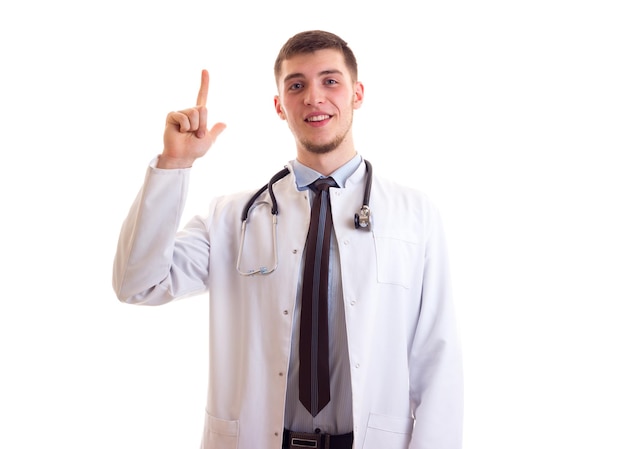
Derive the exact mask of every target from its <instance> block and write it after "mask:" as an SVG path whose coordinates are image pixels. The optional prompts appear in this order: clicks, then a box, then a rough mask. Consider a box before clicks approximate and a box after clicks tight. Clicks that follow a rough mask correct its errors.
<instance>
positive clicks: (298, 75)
mask: <svg viewBox="0 0 626 449" xmlns="http://www.w3.org/2000/svg"><path fill="white" fill-rule="evenodd" d="M335 74H339V75H343V72H342V71H341V70H338V69H328V70H322V71H321V72H319V73H318V74H317V76H326V75H335ZM294 78H305V76H304V73H290V74H289V75H287V76H285V77H284V78H283V83H286V82H287V81H289V80H292V79H294Z"/></svg>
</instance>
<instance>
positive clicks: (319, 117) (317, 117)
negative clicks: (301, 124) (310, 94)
mask: <svg viewBox="0 0 626 449" xmlns="http://www.w3.org/2000/svg"><path fill="white" fill-rule="evenodd" d="M328 119H330V115H325V114H322V115H314V116H312V117H308V118H306V119H305V120H304V121H305V122H309V123H310V122H323V121H324V120H328Z"/></svg>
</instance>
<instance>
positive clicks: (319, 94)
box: [304, 84, 324, 105]
mask: <svg viewBox="0 0 626 449" xmlns="http://www.w3.org/2000/svg"><path fill="white" fill-rule="evenodd" d="M304 102H305V104H307V105H314V104H321V103H323V102H324V93H323V91H322V88H321V87H320V86H317V85H314V84H313V85H309V86H307V88H306V95H305V96H304Z"/></svg>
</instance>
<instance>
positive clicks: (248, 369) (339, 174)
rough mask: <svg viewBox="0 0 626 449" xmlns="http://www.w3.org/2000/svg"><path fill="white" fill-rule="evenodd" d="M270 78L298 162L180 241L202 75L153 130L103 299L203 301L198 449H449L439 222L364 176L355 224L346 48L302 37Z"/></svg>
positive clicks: (451, 413) (457, 437) (323, 37)
mask: <svg viewBox="0 0 626 449" xmlns="http://www.w3.org/2000/svg"><path fill="white" fill-rule="evenodd" d="M275 76H276V84H277V88H278V94H277V95H276V96H275V98H274V106H275V109H276V113H277V114H278V116H279V117H280V118H281V119H283V120H285V121H286V122H287V125H288V126H289V129H290V130H291V132H292V134H293V136H294V138H295V144H296V159H295V160H294V161H291V162H290V163H289V164H288V166H287V170H286V171H284V172H283V173H281V176H276V177H275V178H276V179H275V182H272V183H271V187H270V189H268V190H271V192H270V191H264V192H261V193H259V196H258V198H257V199H256V200H255V201H252V202H251V203H249V201H250V198H251V196H252V195H253V194H254V192H249V193H246V194H235V195H229V196H225V197H221V198H217V199H215V200H214V201H213V202H212V203H211V207H210V210H209V212H208V214H207V216H203V217H195V218H194V219H192V220H191V221H190V222H189V223H188V224H187V225H186V226H185V227H184V229H182V230H180V231H179V230H178V229H179V221H180V217H181V211H182V209H183V205H184V200H185V195H186V191H187V184H188V179H189V173H190V167H191V166H192V164H193V162H194V161H195V160H196V159H197V158H199V157H202V156H203V155H204V154H205V153H206V152H207V150H208V149H209V148H210V147H211V145H212V144H213V143H214V142H215V140H216V138H217V137H218V136H219V134H220V133H221V132H222V131H223V130H224V129H225V125H224V124H222V123H217V124H215V125H213V126H212V127H211V128H210V129H208V128H207V109H206V99H207V93H208V85H209V78H208V73H207V72H206V71H203V72H202V78H201V85H200V91H199V94H198V100H197V105H196V106H195V107H193V108H189V109H185V110H182V111H178V112H172V113H170V114H169V115H168V116H167V122H166V128H165V132H164V148H163V151H162V153H161V154H160V155H159V156H158V158H156V159H155V161H153V162H152V163H151V165H150V167H149V168H148V171H147V174H146V178H145V181H144V185H143V188H142V189H141V191H140V193H139V195H138V196H137V199H136V200H135V202H134V204H133V206H132V208H131V210H130V212H129V215H128V218H127V219H126V220H125V222H124V224H123V227H122V230H121V234H120V240H119V244H118V250H117V254H116V258H115V264H114V273H113V285H114V289H115V291H116V294H117V296H118V298H119V299H120V300H122V301H124V302H127V303H131V304H150V305H156V304H163V303H167V302H169V301H172V300H174V299H176V298H180V297H183V296H188V295H192V294H199V293H203V292H209V295H210V299H209V301H210V323H209V335H210V343H209V356H210V361H211V363H210V369H209V392H208V399H207V407H206V420H205V429H204V434H203V448H205V449H214V448H219V449H225V448H240V449H253V448H254V449H257V448H258V449H279V448H281V447H282V448H302V447H317V448H326V449H329V448H332V449H342V448H351V447H354V448H358V449H372V448H375V449H406V448H411V449H458V448H460V447H461V427H462V424H461V422H462V380H461V376H462V375H461V361H460V351H459V345H458V342H457V336H456V329H455V322H454V311H453V301H452V298H451V295H450V288H449V279H448V268H447V256H446V248H445V242H444V236H443V232H442V229H441V225H440V219H439V215H438V214H437V212H436V209H435V208H434V207H433V206H432V205H431V204H430V202H429V201H428V200H427V199H425V198H424V196H423V195H421V194H420V193H419V192H416V191H414V190H412V189H409V188H406V187H402V186H399V185H396V184H394V183H391V182H389V181H386V180H383V179H380V178H379V177H376V176H374V177H373V179H371V195H370V198H369V206H370V207H371V217H369V218H371V222H369V221H368V211H367V210H366V211H365V212H364V215H363V216H362V217H361V218H362V224H359V220H358V217H357V218H355V217H354V212H355V211H356V212H358V211H359V210H360V208H361V206H362V205H363V203H364V193H365V192H368V191H369V189H368V188H367V180H368V178H370V177H371V175H372V168H371V166H370V165H369V163H366V161H365V160H364V159H362V157H361V156H360V155H359V154H358V153H357V151H356V149H355V146H354V143H353V136H352V119H353V113H354V110H355V109H358V108H359V107H361V105H362V102H363V97H364V88H363V84H362V83H361V82H359V81H358V72H357V63H356V60H355V58H354V55H353V53H352V51H351V49H350V48H349V47H348V46H347V44H346V42H344V41H343V40H342V39H341V38H339V37H338V36H336V35H334V34H331V33H327V32H323V31H308V32H303V33H299V34H297V35H295V36H293V37H292V38H290V39H289V40H288V41H287V42H286V43H285V45H284V46H283V48H282V49H281V51H280V53H279V55H278V58H277V60H276V64H275ZM320 178H321V179H322V181H318V183H317V184H316V185H315V186H313V185H312V183H313V181H316V180H317V179H320ZM330 178H332V179H330ZM334 185H336V187H333V186H334ZM273 198H275V199H276V207H277V208H278V209H279V213H278V214H277V215H276V216H275V218H276V220H277V224H276V226H275V227H274V226H273V224H272V218H271V217H272V215H271V212H270V210H269V209H270V206H268V205H271V204H272V199H273ZM317 212H319V216H320V217H323V218H318V214H317ZM242 216H245V217H247V220H246V223H247V224H246V226H247V227H246V228H245V233H244V234H243V235H241V234H240V232H239V231H240V228H241V223H242ZM331 218H332V223H330V224H327V221H325V220H330V219H331ZM355 220H356V223H355ZM309 224H311V229H312V230H311V231H309ZM361 226H363V228H362V229H361ZM355 227H356V228H357V229H355ZM274 232H275V234H274ZM325 236H331V242H330V249H327V245H328V243H324V242H323V240H324V237H325ZM309 238H319V240H317V241H316V242H315V243H307V241H308V240H307V239H309ZM326 257H328V258H329V260H328V261H326ZM320 264H322V265H320ZM311 267H313V268H311Z"/></svg>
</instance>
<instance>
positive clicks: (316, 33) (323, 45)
mask: <svg viewBox="0 0 626 449" xmlns="http://www.w3.org/2000/svg"><path fill="white" fill-rule="evenodd" d="M326 49H334V50H339V51H340V52H341V53H342V54H343V59H344V61H345V63H346V65H347V66H348V70H349V71H350V75H351V76H352V80H353V81H357V80H358V70H357V63H356V58H355V56H354V53H352V50H351V49H350V47H348V43H347V42H346V41H344V40H343V39H341V38H340V37H339V36H337V35H336V34H333V33H329V32H328V31H320V30H311V31H303V32H301V33H298V34H296V35H294V36H292V37H291V38H289V39H288V40H287V42H285V45H283V47H282V48H281V49H280V52H278V57H277V58H276V62H275V63H274V77H275V78H276V81H278V76H279V75H280V71H281V66H282V63H283V61H284V60H286V59H289V58H291V57H293V56H295V55H299V54H303V53H313V52H315V51H317V50H326Z"/></svg>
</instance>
